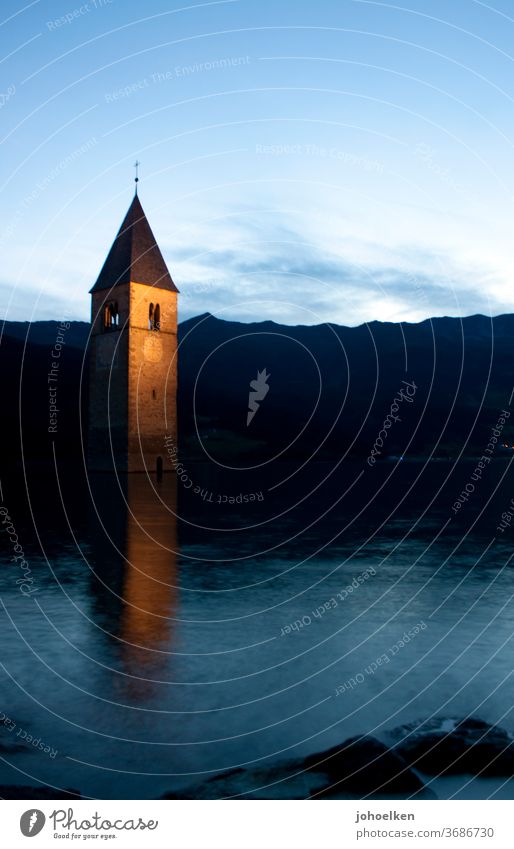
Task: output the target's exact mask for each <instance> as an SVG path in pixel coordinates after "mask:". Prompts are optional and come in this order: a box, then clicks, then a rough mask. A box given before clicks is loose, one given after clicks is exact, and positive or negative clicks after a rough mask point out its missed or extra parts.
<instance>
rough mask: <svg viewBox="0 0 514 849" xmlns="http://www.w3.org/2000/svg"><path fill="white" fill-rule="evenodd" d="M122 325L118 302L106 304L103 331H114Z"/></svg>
mask: <svg viewBox="0 0 514 849" xmlns="http://www.w3.org/2000/svg"><path fill="white" fill-rule="evenodd" d="M119 325H120V315H119V312H118V302H117V301H109V302H108V303H107V304H104V308H103V329H104V330H112V329H115V328H116V327H119Z"/></svg>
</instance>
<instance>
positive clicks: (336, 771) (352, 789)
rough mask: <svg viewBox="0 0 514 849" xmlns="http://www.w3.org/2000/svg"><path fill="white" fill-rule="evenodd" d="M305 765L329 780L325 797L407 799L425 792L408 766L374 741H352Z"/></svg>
mask: <svg viewBox="0 0 514 849" xmlns="http://www.w3.org/2000/svg"><path fill="white" fill-rule="evenodd" d="M305 765H306V766H307V768H308V769H310V770H314V771H316V772H320V771H321V772H324V773H325V774H326V775H327V777H328V778H329V780H330V781H329V784H328V785H327V786H326V787H324V788H323V790H322V795H324V796H328V795H333V796H336V795H339V794H341V793H345V794H351V795H353V796H368V795H370V794H373V795H374V794H382V795H402V796H405V795H412V794H415V793H418V792H419V791H421V790H423V788H424V785H423V782H422V781H421V779H420V778H418V776H417V775H416V774H415V773H414V772H413V771H412V770H411V769H410V767H409V766H408V764H407V762H406V761H405V760H404V759H403V758H402V757H401V756H400V755H398V754H397V753H396V752H394V751H391V750H390V749H388V748H387V746H385V745H384V744H383V743H381V742H380V741H379V740H376V739H375V738H374V737H353V738H352V739H350V740H347V741H346V742H345V743H343V745H342V746H336V747H334V748H333V749H328V750H327V751H326V752H322V753H321V754H320V755H312V756H310V757H309V758H306V759H305ZM313 795H314V796H316V795H317V794H313Z"/></svg>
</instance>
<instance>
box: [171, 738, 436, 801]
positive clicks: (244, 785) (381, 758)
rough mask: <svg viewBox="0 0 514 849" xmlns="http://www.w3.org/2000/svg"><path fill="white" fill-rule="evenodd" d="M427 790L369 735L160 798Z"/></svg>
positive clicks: (281, 796)
mask: <svg viewBox="0 0 514 849" xmlns="http://www.w3.org/2000/svg"><path fill="white" fill-rule="evenodd" d="M368 795H379V796H390V795H396V796H401V797H402V798H405V797H406V796H417V795H424V796H431V797H432V798H433V795H434V794H433V793H431V791H429V790H426V789H425V786H424V784H423V782H422V781H421V779H420V778H418V776H417V775H416V774H415V772H413V771H412V769H411V768H410V767H409V765H408V764H407V763H406V761H405V760H404V759H403V758H402V757H401V756H400V755H398V754H397V753H395V752H392V751H390V750H389V749H387V747H386V746H384V744H383V743H380V741H379V740H376V739H375V738H374V737H354V738H352V739H350V740H346V741H345V742H344V743H342V744H341V745H340V746H335V747H334V748H332V749H327V750H326V751H324V752H319V753H318V754H316V755H309V756H308V757H306V758H297V759H295V760H291V761H288V762H285V763H281V764H280V763H279V764H276V765H275V766H271V767H268V768H257V769H254V770H251V769H234V770H231V771H229V772H224V773H221V774H220V775H217V776H214V777H213V778H210V779H208V780H207V781H205V782H203V784H200V785H196V786H194V787H192V788H186V789H185V790H184V791H182V792H180V791H179V792H177V793H172V794H171V793H170V794H166V795H165V796H164V798H165V799H222V798H234V797H240V798H252V799H306V798H309V797H310V798H311V799H316V798H322V797H328V796H334V797H335V796H342V797H350V798H355V797H357V798H360V797H362V796H368Z"/></svg>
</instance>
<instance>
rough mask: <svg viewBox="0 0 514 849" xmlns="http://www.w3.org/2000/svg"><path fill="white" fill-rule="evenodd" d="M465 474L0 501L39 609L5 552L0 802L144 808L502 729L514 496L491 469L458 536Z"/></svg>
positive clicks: (294, 478)
mask: <svg viewBox="0 0 514 849" xmlns="http://www.w3.org/2000/svg"><path fill="white" fill-rule="evenodd" d="M62 465H64V466H65V465H66V464H62ZM474 468H475V464H474V463H462V464H461V465H460V466H459V467H458V468H454V466H453V465H452V464H451V463H446V462H445V463H436V462H433V463H428V464H426V465H424V464H422V463H414V462H403V463H399V464H397V465H394V464H392V463H387V464H382V465H377V466H375V467H373V468H372V469H364V468H363V466H362V465H361V464H358V463H345V464H342V465H340V466H339V467H337V468H334V466H333V465H330V464H328V463H327V464H324V463H318V464H310V465H308V466H306V467H305V468H304V469H301V470H298V469H296V470H295V468H293V467H292V466H288V465H285V464H280V463H274V464H272V465H270V466H268V467H264V468H261V469H259V470H252V469H249V470H245V471H244V472H241V471H238V472H236V471H232V472H229V471H228V470H224V471H220V470H214V469H213V468H212V467H206V466H203V465H193V464H190V465H189V466H188V468H187V478H185V479H184V481H180V480H178V481H177V480H176V478H175V476H173V475H166V476H165V477H164V479H163V481H161V482H156V481H155V480H153V481H148V480H147V479H146V478H145V477H144V476H141V475H134V476H131V477H129V478H128V479H125V480H119V481H118V480H116V479H115V478H111V477H109V476H93V477H92V478H90V479H89V483H88V482H87V481H86V479H85V477H84V474H83V472H82V471H80V470H78V471H77V472H76V473H70V470H69V469H68V470H65V471H64V470H61V471H60V472H59V474H58V475H57V474H56V472H55V470H53V469H52V470H50V469H39V470H30V471H29V472H27V478H26V479H25V477H24V472H23V471H22V470H21V469H20V474H19V477H17V478H15V477H10V478H8V479H4V480H3V481H2V486H3V506H4V508H5V510H7V511H8V515H9V516H10V518H11V519H12V523H13V525H14V527H15V529H16V533H17V535H18V538H19V544H20V545H21V546H22V549H23V553H24V556H25V560H26V561H27V563H28V564H29V566H30V570H31V573H30V578H31V579H32V583H31V584H30V585H29V584H25V587H27V588H30V589H31V590H33V592H32V593H31V594H30V595H23V594H22V592H20V584H19V583H18V584H17V583H16V581H17V579H18V580H19V579H23V572H22V570H21V568H20V566H19V563H17V562H14V561H13V560H12V556H13V551H12V548H11V543H10V542H9V540H8V538H7V534H5V533H2V537H3V539H2V547H1V554H2V570H1V573H0V599H1V604H0V636H1V645H2V657H1V667H0V687H1V689H0V693H1V697H0V712H1V713H3V714H5V715H6V716H8V717H9V718H10V720H11V724H14V726H15V727H11V730H9V727H8V726H7V725H5V723H4V725H3V726H0V744H1V745H2V748H0V755H1V760H0V784H33V783H37V782H38V781H40V782H43V783H44V784H45V785H50V786H53V787H59V788H65V787H68V788H74V789H76V790H78V791H80V793H82V794H83V795H85V796H91V797H98V798H155V797H158V796H160V795H162V794H164V793H166V792H170V791H174V790H177V789H179V788H182V787H185V786H187V785H191V784H196V783H199V782H200V781H202V780H203V779H205V778H207V777H209V776H210V775H213V774H215V773H216V772H217V771H220V770H228V769H231V768H234V767H236V766H243V765H245V766H248V767H249V768H251V767H257V766H269V765H271V764H273V763H275V762H278V761H280V760H284V759H287V758H289V757H291V756H299V755H303V754H309V753H313V752H317V751H321V750H323V749H325V748H327V747H328V746H332V745H335V744H337V743H341V742H342V741H344V740H345V739H347V738H348V737H350V736H352V735H355V734H365V733H367V734H373V735H376V736H378V737H381V736H383V735H384V734H385V733H386V732H387V731H388V730H391V729H393V728H395V727H396V726H399V725H401V724H403V723H405V722H410V721H413V720H420V719H427V718H429V717H432V716H439V717H440V716H456V717H465V716H475V717H480V718H482V719H485V720H487V721H488V722H497V723H498V724H499V725H501V726H503V727H504V728H506V729H508V730H511V731H514V717H513V715H512V707H513V704H514V702H513V681H512V671H513V651H512V634H513V621H514V605H513V599H512V585H513V572H512V564H511V553H512V546H513V542H514V530H512V529H510V528H507V530H506V531H505V532H504V533H503V534H502V533H500V532H498V531H497V530H496V527H497V525H498V522H499V519H500V517H501V514H502V512H504V511H506V510H507V509H508V506H509V501H510V499H511V497H512V496H513V495H514V487H513V486H512V475H511V474H510V466H509V464H508V462H507V461H506V460H505V461H500V460H498V461H497V462H496V463H492V464H491V466H490V467H489V469H488V470H487V475H484V478H483V480H482V481H481V482H479V483H477V485H476V489H475V492H474V493H473V495H472V496H470V498H469V501H467V502H466V503H465V504H464V506H463V507H462V508H461V509H460V510H459V512H458V513H457V514H455V513H454V512H453V511H452V505H453V504H454V502H455V500H456V498H457V496H458V495H459V493H460V492H461V491H462V489H463V487H465V485H466V483H467V482H468V481H469V480H470V474H471V473H472V472H473V469H474ZM189 481H191V482H192V483H191V484H189ZM195 489H199V490H200V491H199V492H195ZM251 495H254V496H255V500H252V498H251V497H250V496H251ZM238 496H240V497H239V498H238ZM245 496H248V499H247V500H245ZM238 501H239V502H240V503H238ZM2 527H3V526H2ZM18 551H19V549H18ZM352 582H353V584H352ZM21 586H23V585H21ZM349 586H350V587H351V590H348V589H346V590H345V588H347V587H349ZM409 631H411V632H413V635H412V636H410V637H409V638H408V639H404V635H405V633H406V632H407V634H408V632H409ZM380 659H381V660H380ZM379 660H380V662H379ZM336 691H339V693H340V694H339V695H336ZM25 732H26V733H29V734H31V735H32V736H33V737H35V738H36V740H41V742H42V743H44V744H45V745H46V746H49V747H51V750H52V751H51V753H50V754H48V753H46V754H45V752H44V751H39V750H38V749H36V748H35V747H34V746H33V745H32V746H31V745H28V744H27V743H26V742H25V743H22V742H21V738H22V737H23V736H25ZM18 735H19V736H18ZM20 743H21V750H20V751H11V749H12V748H13V747H14V744H20ZM54 753H55V754H54ZM511 784H512V782H508V783H506V784H505V783H504V781H501V780H498V781H491V780H489V781H487V782H486V781H477V780H474V781H471V782H470V778H469V776H467V777H466V776H463V777H462V778H460V777H458V778H455V777H454V778H452V779H445V780H437V781H435V782H433V784H432V785H431V786H432V787H434V789H435V792H436V793H437V794H438V795H439V796H441V797H445V796H452V795H454V794H457V795H460V796H461V797H462V798H472V797H475V796H476V797H486V796H489V795H494V794H496V795H497V796H498V797H499V796H503V797H507V798H512V786H511ZM248 789H251V787H249V788H248Z"/></svg>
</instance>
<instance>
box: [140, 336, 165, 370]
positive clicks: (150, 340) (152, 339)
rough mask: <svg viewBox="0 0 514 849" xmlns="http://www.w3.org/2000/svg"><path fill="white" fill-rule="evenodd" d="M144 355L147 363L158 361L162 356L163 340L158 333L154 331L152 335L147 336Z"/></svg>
mask: <svg viewBox="0 0 514 849" xmlns="http://www.w3.org/2000/svg"><path fill="white" fill-rule="evenodd" d="M143 355H144V358H145V360H146V362H147V363H158V362H159V361H160V360H161V357H162V342H161V340H160V339H159V337H158V336H157V334H155V333H153V334H152V335H151V336H147V337H146V339H145V342H144V345H143Z"/></svg>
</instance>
